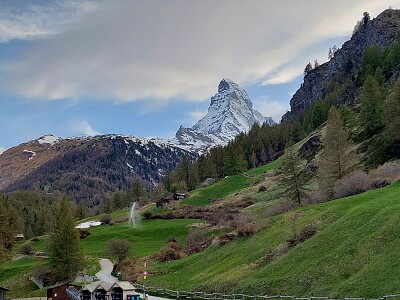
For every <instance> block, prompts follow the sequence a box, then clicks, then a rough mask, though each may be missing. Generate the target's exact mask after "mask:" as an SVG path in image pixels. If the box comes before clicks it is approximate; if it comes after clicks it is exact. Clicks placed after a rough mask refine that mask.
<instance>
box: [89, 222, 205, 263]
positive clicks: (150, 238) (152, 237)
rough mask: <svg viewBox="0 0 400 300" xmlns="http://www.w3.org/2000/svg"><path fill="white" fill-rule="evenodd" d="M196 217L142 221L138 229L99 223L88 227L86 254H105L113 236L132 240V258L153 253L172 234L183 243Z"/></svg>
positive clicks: (102, 255)
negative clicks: (193, 218) (192, 218)
mask: <svg viewBox="0 0 400 300" xmlns="http://www.w3.org/2000/svg"><path fill="white" fill-rule="evenodd" d="M199 222H202V221H199V220H190V219H184V220H142V221H141V222H140V224H139V226H138V227H137V228H131V227H129V226H128V225H127V223H121V224H118V225H113V226H98V227H94V228H92V229H90V232H91V235H90V236H89V237H88V238H86V239H84V240H83V248H84V251H85V255H88V256H92V257H104V256H105V252H106V247H107V241H109V240H110V239H113V238H121V239H126V240H128V241H130V242H131V243H132V249H131V256H132V257H135V258H139V257H144V256H148V255H152V254H154V253H156V252H158V251H159V250H160V249H161V248H162V247H163V246H165V245H166V244H167V242H168V238H169V237H172V236H173V237H175V238H176V239H177V240H178V241H180V242H184V240H185V238H186V236H187V234H188V232H189V230H190V225H191V224H193V223H199Z"/></svg>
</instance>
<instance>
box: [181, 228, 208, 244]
mask: <svg viewBox="0 0 400 300" xmlns="http://www.w3.org/2000/svg"><path fill="white" fill-rule="evenodd" d="M206 239H207V236H206V231H205V230H204V229H203V228H196V229H194V230H192V231H190V232H189V234H188V237H187V240H186V243H187V245H188V247H193V246H195V245H197V244H200V243H202V242H204V241H205V240H206Z"/></svg>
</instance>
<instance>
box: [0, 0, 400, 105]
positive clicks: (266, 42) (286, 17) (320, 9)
mask: <svg viewBox="0 0 400 300" xmlns="http://www.w3.org/2000/svg"><path fill="white" fill-rule="evenodd" d="M75 3H78V1H76V2H75ZM395 4H396V3H395V1H392V0H390V1H382V0H369V1H347V0H346V1H345V0H340V1H339V0H338V1H330V2H328V1H326V2H324V5H317V3H316V2H315V1H311V0H305V1H302V2H301V4H300V5H299V2H298V1H295V0H282V1H279V2H276V1H274V2H272V1H263V0H248V1H241V0H221V1H196V0H188V1H179V0H171V1H161V0H155V1H141V0H136V1H132V0H120V1H117V2H116V1H97V2H96V9H93V10H88V11H90V12H91V13H88V14H86V15H85V17H84V18H76V19H75V21H74V24H73V25H71V24H70V25H68V26H67V25H63V26H58V25H55V26H53V27H54V28H56V29H55V30H54V31H53V27H52V26H49V27H50V29H48V27H46V26H38V28H39V29H40V30H41V29H43V28H44V30H45V31H46V30H49V31H50V32H51V33H52V34H54V36H52V37H51V38H47V39H39V40H36V41H34V43H33V46H32V48H31V49H29V51H25V52H24V54H23V55H21V56H20V57H19V58H18V59H17V60H14V61H12V62H9V64H8V65H6V66H2V67H0V69H3V71H1V72H0V83H1V85H2V87H1V88H3V89H5V90H7V91H9V92H15V93H18V94H22V95H23V96H27V97H31V98H35V99H36V98H37V99H42V100H47V99H49V100H57V99H63V98H73V99H84V98H92V99H93V98H95V99H112V100H113V101H137V100H143V99H146V100H148V102H154V101H155V100H156V101H160V100H161V101H163V102H164V103H165V101H166V100H168V99H170V98H174V97H176V98H183V99H187V100H203V99H208V98H209V97H210V95H211V94H213V92H214V91H215V86H216V85H217V84H218V82H219V80H220V79H221V78H223V77H229V78H232V79H233V80H235V81H237V82H238V83H239V84H241V85H245V84H250V83H255V82H259V81H262V80H264V81H265V79H266V82H269V84H277V83H279V82H286V81H288V80H291V78H293V77H294V76H295V73H296V72H295V70H297V69H298V67H297V66H298V65H302V66H304V65H305V63H306V62H305V61H304V57H310V56H311V57H315V56H314V55H313V53H314V49H313V47H312V46H313V45H315V44H316V43H318V42H321V40H326V39H329V38H332V37H337V36H341V35H345V34H350V33H351V31H352V29H353V27H354V25H355V23H356V21H357V20H358V19H360V18H361V16H362V13H363V12H364V11H365V10H367V11H369V12H370V14H371V16H375V15H376V14H377V13H378V12H380V11H381V10H383V9H385V8H387V7H388V6H389V5H392V6H394V5H395ZM78 11H81V10H78ZM44 15H46V14H44ZM49 15H51V16H53V13H50V14H49ZM17 19H18V20H17V21H16V24H17V25H18V24H19V25H21V24H22V25H23V24H24V23H23V21H22V19H23V18H22V17H19V18H17ZM29 20H31V21H29ZM28 21H29V22H31V23H29V24H28V25H26V26H25V25H24V26H25V27H27V28H31V27H29V26H30V25H32V27H33V28H34V27H35V24H36V23H35V22H34V21H32V18H31V19H28ZM42 23H43V24H46V22H42ZM42 23H41V22H39V24H42ZM334 23H335V24H340V26H338V25H334ZM22 25H21V26H22ZM24 26H22V27H24ZM16 27H18V26H16ZM39 29H38V32H39V33H40V30H39ZM24 30H25V29H24ZM25 31H29V30H25ZM46 32H47V31H46ZM9 35H11V34H9ZM15 35H16V36H18V34H15ZM21 36H23V34H22V35H21ZM283 66H284V67H285V68H286V69H285V70H281V71H279V69H280V68H282V67H283ZM153 107H157V105H153Z"/></svg>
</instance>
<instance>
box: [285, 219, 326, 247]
mask: <svg viewBox="0 0 400 300" xmlns="http://www.w3.org/2000/svg"><path fill="white" fill-rule="evenodd" d="M320 223H321V222H320V221H315V222H313V223H310V224H307V225H306V226H304V227H303V228H302V229H301V230H300V232H297V233H294V234H293V235H292V236H290V237H288V238H287V240H286V241H287V243H288V246H289V248H292V247H294V246H296V245H298V244H300V243H302V242H304V241H305V240H308V239H309V238H310V237H312V236H313V235H315V234H316V233H317V232H318V231H319V227H320Z"/></svg>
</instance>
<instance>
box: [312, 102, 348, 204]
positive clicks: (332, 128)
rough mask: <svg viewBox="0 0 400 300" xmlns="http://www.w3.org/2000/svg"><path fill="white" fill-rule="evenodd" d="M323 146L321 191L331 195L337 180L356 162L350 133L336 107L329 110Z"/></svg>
mask: <svg viewBox="0 0 400 300" xmlns="http://www.w3.org/2000/svg"><path fill="white" fill-rule="evenodd" d="M322 146H323V151H322V153H321V155H320V160H319V167H318V170H319V174H318V178H319V184H320V189H321V191H323V192H324V193H326V195H327V196H328V197H330V196H332V194H333V188H334V185H335V183H336V181H337V180H338V179H340V178H343V177H344V176H345V175H346V174H348V173H349V171H350V168H351V166H352V165H353V163H354V156H353V155H352V153H351V152H350V151H349V147H350V140H349V137H348V133H347V131H346V129H345V127H344V124H343V121H342V119H341V117H340V114H339V111H338V110H337V109H336V108H335V107H332V108H331V109H330V110H329V114H328V121H327V125H326V129H325V136H324V138H323V141H322Z"/></svg>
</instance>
